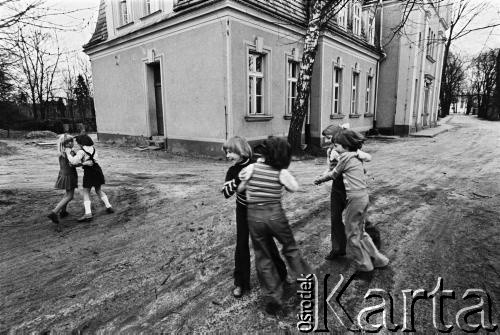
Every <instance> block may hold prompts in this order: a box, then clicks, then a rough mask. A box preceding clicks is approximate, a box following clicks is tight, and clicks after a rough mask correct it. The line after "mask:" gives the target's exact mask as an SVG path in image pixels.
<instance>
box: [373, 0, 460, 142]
mask: <svg viewBox="0 0 500 335" xmlns="http://www.w3.org/2000/svg"><path fill="white" fill-rule="evenodd" d="M408 12H409V13H408ZM449 13H450V5H449V4H448V2H446V1H434V2H433V1H430V0H429V1H422V2H416V3H415V5H414V6H409V5H408V2H407V1H401V0H385V1H382V2H381V6H380V10H379V11H378V12H377V22H378V23H379V24H378V30H377V33H378V34H380V40H381V45H380V46H381V50H382V52H383V53H384V56H383V57H382V58H381V60H380V76H379V94H378V95H377V111H378V112H377V119H376V127H377V129H378V130H379V131H380V132H382V133H388V134H396V135H403V136H405V135H408V134H409V133H411V132H415V131H418V130H420V129H422V128H427V127H432V126H435V125H436V122H437V117H438V108H439V90H440V86H441V69H442V65H443V52H444V36H445V35H444V34H445V31H446V30H447V29H448V25H447V22H448V18H449ZM401 22H404V25H403V26H402V27H400V26H401Z"/></svg>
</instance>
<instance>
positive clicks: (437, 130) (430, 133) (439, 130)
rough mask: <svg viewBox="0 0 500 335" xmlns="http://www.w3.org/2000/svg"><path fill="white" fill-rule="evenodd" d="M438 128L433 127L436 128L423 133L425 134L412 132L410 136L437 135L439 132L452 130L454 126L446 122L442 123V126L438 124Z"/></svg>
mask: <svg viewBox="0 0 500 335" xmlns="http://www.w3.org/2000/svg"><path fill="white" fill-rule="evenodd" d="M436 128H441V129H436ZM436 128H433V129H436V130H435V131H432V132H428V133H423V134H419V133H413V134H410V137H436V136H437V135H439V134H442V133H445V132H447V131H448V130H450V129H451V128H453V127H452V126H449V125H446V124H444V125H440V126H438V127H436Z"/></svg>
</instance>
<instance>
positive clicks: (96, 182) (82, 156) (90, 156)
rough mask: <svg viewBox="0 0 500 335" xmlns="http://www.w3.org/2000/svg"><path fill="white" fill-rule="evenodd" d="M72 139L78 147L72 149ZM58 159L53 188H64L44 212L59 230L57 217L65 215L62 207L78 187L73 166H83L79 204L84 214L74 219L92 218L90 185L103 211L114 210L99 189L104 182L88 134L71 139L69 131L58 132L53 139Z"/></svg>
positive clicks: (85, 219) (64, 209) (88, 219)
mask: <svg viewBox="0 0 500 335" xmlns="http://www.w3.org/2000/svg"><path fill="white" fill-rule="evenodd" d="M74 141H76V143H77V145H78V148H77V150H76V152H75V150H73V146H74ZM57 149H58V159H59V174H58V177H57V181H56V185H55V188H57V189H64V190H65V191H66V193H65V195H64V197H63V199H62V200H61V201H60V202H59V203H58V204H57V206H56V207H55V208H54V209H53V210H52V211H51V212H50V213H49V215H47V217H48V218H49V219H50V220H52V222H54V223H55V224H56V225H57V226H56V230H58V231H59V230H60V226H59V217H61V218H63V217H65V216H68V212H67V210H66V208H67V205H68V203H69V202H70V201H71V200H72V199H73V197H74V193H75V189H76V188H77V187H78V174H77V172H76V167H82V168H83V171H84V172H83V205H84V208H85V214H84V215H83V216H82V217H81V218H79V219H78V221H90V220H92V211H91V202H90V191H91V189H92V187H93V188H94V189H95V192H96V193H97V195H98V196H99V197H100V198H101V200H102V202H103V203H104V205H105V206H106V212H107V213H113V212H114V210H113V208H112V206H111V204H110V203H109V200H108V197H107V195H106V194H105V193H104V192H103V191H102V190H101V186H102V185H103V184H104V183H105V180H104V175H103V173H102V169H101V167H100V166H99V164H98V163H97V153H96V150H95V148H94V142H93V141H92V139H91V138H90V136H88V135H86V134H82V135H78V136H76V137H75V138H73V137H72V136H71V135H69V134H62V135H61V136H59V139H58V141H57Z"/></svg>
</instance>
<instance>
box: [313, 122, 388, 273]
mask: <svg viewBox="0 0 500 335" xmlns="http://www.w3.org/2000/svg"><path fill="white" fill-rule="evenodd" d="M333 141H334V145H333V147H334V149H335V151H336V152H337V153H339V154H340V156H339V160H338V164H337V165H336V166H335V168H334V169H333V170H332V171H329V172H326V173H325V174H323V175H322V176H320V177H318V178H316V180H315V181H314V183H315V184H317V185H319V184H321V183H323V182H325V181H327V180H331V179H333V180H335V179H337V178H339V177H340V176H342V177H343V178H344V185H345V190H346V195H347V206H346V209H345V211H346V213H345V232H346V237H347V253H348V255H350V257H352V258H353V259H354V262H355V264H356V270H357V276H358V277H359V278H360V279H369V275H370V273H371V272H372V271H373V269H374V268H379V267H385V266H386V265H387V264H388V263H389V259H388V258H387V257H386V256H384V255H383V254H382V253H380V251H379V250H378V249H377V247H376V246H375V245H374V243H373V241H372V239H371V237H370V235H368V234H367V233H366V231H365V217H366V213H367V210H368V204H369V197H368V187H367V184H366V177H365V168H364V164H363V161H362V160H361V159H360V158H359V157H357V156H358V153H357V151H358V150H359V149H361V147H362V144H363V142H364V136H363V135H361V134H360V133H358V132H356V131H354V130H350V129H343V130H341V131H340V132H339V133H337V134H336V136H335V138H334V139H333Z"/></svg>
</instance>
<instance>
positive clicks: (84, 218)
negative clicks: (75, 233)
mask: <svg viewBox="0 0 500 335" xmlns="http://www.w3.org/2000/svg"><path fill="white" fill-rule="evenodd" d="M77 221H78V222H88V221H92V214H89V213H85V214H83V216H82V217H80V218H78V220H77Z"/></svg>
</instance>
